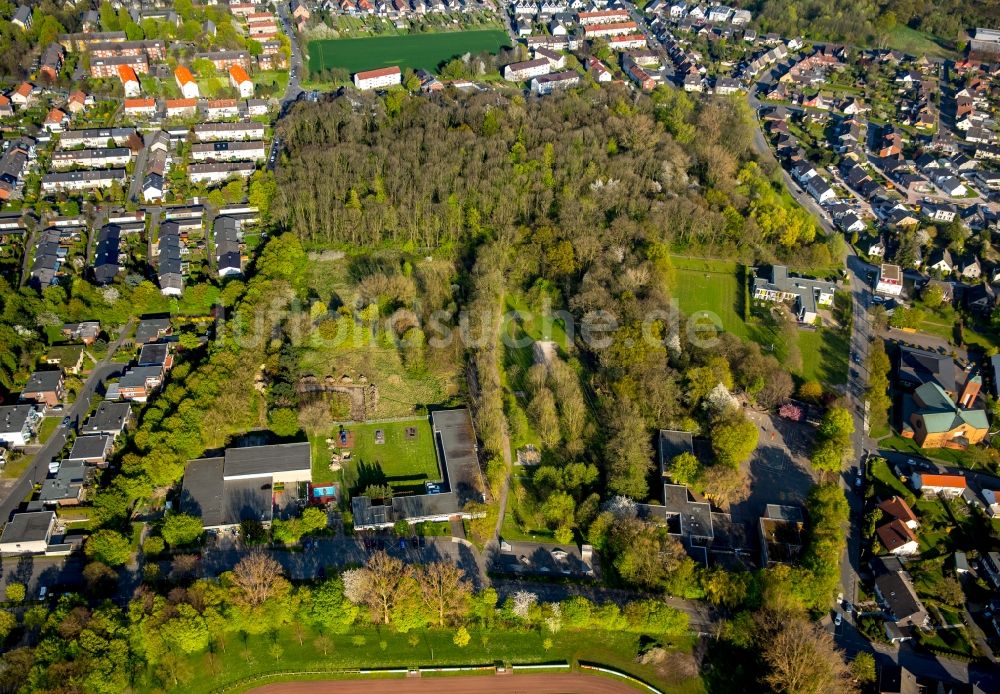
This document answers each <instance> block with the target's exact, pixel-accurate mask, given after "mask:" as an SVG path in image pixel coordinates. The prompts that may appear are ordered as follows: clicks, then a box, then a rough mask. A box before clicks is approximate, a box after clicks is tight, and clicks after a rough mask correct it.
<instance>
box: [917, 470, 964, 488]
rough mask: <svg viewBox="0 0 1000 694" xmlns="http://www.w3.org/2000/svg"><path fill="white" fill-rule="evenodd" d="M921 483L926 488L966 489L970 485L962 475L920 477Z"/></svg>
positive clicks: (922, 475)
mask: <svg viewBox="0 0 1000 694" xmlns="http://www.w3.org/2000/svg"><path fill="white" fill-rule="evenodd" d="M920 483H921V485H922V486H924V487H957V488H959V489H965V488H966V487H967V486H968V484H967V483H966V481H965V478H964V477H962V476H961V475H924V474H921V475H920Z"/></svg>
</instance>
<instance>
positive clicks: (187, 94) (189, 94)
mask: <svg viewBox="0 0 1000 694" xmlns="http://www.w3.org/2000/svg"><path fill="white" fill-rule="evenodd" d="M174 79H175V80H176V82H177V87H178V88H179V89H180V90H181V95H182V96H183V97H184V98H185V99H197V98H198V97H200V96H201V91H200V90H199V89H198V83H197V82H195V81H194V75H192V74H191V70H189V69H188V68H186V67H184V66H183V65H178V66H177V68H176V69H175V70H174Z"/></svg>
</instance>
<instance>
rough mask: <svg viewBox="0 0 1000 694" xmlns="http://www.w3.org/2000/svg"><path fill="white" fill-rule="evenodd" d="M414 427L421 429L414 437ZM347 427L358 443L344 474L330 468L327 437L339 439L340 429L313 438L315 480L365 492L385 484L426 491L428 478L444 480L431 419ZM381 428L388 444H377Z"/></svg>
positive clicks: (397, 487)
mask: <svg viewBox="0 0 1000 694" xmlns="http://www.w3.org/2000/svg"><path fill="white" fill-rule="evenodd" d="M410 427H413V428H415V429H416V430H417V434H416V437H415V438H413V439H408V438H407V437H406V430H407V428H410ZM345 428H346V429H347V431H348V432H350V433H352V434H353V435H354V445H353V448H351V449H350V452H351V459H350V461H348V462H347V463H346V464H345V465H344V468H343V471H342V472H343V475H342V476H341V474H340V473H333V472H331V471H330V468H329V461H330V454H329V453H328V449H327V444H326V439H327V438H333V439H337V432H338V431H339V428H338V427H335V428H334V429H333V430H332V431H331V432H330V436H329V437H326V436H319V437H313V439H312V444H313V481H315V482H330V481H335V482H344V483H345V485H346V487H347V490H348V491H350V490H352V489H354V490H357V491H359V492H361V491H364V488H365V487H367V486H368V485H369V484H383V483H388V484H389V485H391V486H392V487H393V488H394V489H412V490H415V491H416V490H417V489H418V488H419V490H423V483H424V482H425V481H427V480H432V481H435V480H440V479H441V472H440V470H439V469H438V463H437V454H436V452H435V450H434V436H433V434H432V432H431V424H430V421H429V419H428V418H426V417H419V418H414V419H410V420H406V421H402V422H389V423H386V424H377V423H366V424H346V425H345ZM378 429H381V430H382V431H383V432H384V434H385V443H381V444H377V443H375V432H376V430H378ZM338 450H340V449H338Z"/></svg>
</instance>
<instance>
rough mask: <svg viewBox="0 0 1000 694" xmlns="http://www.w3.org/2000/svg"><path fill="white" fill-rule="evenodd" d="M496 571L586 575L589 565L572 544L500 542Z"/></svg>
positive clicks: (590, 569) (590, 571)
mask: <svg viewBox="0 0 1000 694" xmlns="http://www.w3.org/2000/svg"><path fill="white" fill-rule="evenodd" d="M492 568H493V569H494V570H496V571H501V572H504V573H512V574H542V575H563V576H590V575H592V574H593V567H592V566H591V565H590V564H589V563H587V562H586V561H584V560H583V556H582V554H581V552H580V548H578V547H577V546H576V545H573V544H570V545H553V544H543V543H537V542H503V543H502V544H501V545H500V551H499V552H498V553H497V554H496V555H495V556H494V559H493V567H492Z"/></svg>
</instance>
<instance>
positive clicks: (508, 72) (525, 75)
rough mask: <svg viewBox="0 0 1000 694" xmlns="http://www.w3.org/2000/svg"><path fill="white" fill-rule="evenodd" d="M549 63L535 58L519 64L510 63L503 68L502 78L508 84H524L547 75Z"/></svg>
mask: <svg viewBox="0 0 1000 694" xmlns="http://www.w3.org/2000/svg"><path fill="white" fill-rule="evenodd" d="M550 69H551V68H550V67H549V61H548V60H546V59H545V58H535V59H533V60H526V61H524V62H521V63H511V64H510V65H505V66H504V68H503V78H504V79H505V80H507V81H508V82H524V81H527V80H530V79H532V78H533V77H539V76H541V75H546V74H548V73H549V70H550Z"/></svg>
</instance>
